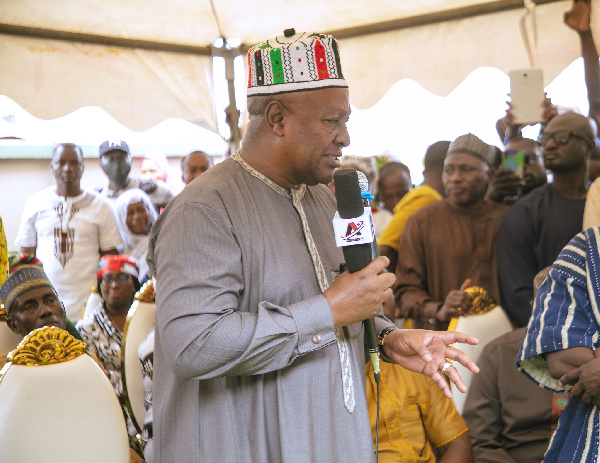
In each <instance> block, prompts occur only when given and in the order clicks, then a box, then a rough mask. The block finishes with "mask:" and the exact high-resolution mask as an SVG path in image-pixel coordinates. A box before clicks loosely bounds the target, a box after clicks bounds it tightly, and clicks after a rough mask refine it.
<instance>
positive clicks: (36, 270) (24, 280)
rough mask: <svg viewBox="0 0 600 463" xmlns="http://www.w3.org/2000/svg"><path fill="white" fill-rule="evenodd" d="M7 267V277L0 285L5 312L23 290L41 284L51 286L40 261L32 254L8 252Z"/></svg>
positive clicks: (41, 285)
mask: <svg viewBox="0 0 600 463" xmlns="http://www.w3.org/2000/svg"><path fill="white" fill-rule="evenodd" d="M8 268H9V270H8V278H7V279H6V281H5V282H4V283H3V284H2V286H0V301H2V302H3V304H4V310H5V311H6V314H8V312H9V311H10V308H11V306H12V304H13V302H14V301H15V299H16V298H17V297H18V296H20V295H21V294H23V293H24V292H26V291H29V290H30V289H35V288H41V287H43V286H50V287H51V288H52V283H50V280H49V279H48V277H47V276H46V274H45V273H44V269H43V266H42V262H41V261H40V260H39V259H37V258H36V257H35V256H34V255H31V254H23V253H20V252H10V253H9V254H8ZM0 312H1V309H0Z"/></svg>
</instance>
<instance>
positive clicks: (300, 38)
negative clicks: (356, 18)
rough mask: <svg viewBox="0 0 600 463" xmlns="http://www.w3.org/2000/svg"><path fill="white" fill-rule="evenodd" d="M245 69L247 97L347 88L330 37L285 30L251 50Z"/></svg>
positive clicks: (335, 47) (334, 46) (334, 42)
mask: <svg viewBox="0 0 600 463" xmlns="http://www.w3.org/2000/svg"><path fill="white" fill-rule="evenodd" d="M248 68H249V75H248V96H254V95H274V94H277V93H288V92H296V91H301V90H316V89H319V88H327V87H348V84H347V82H346V80H345V79H344V76H343V75H342V66H341V63H340V55H339V49H338V44H337V42H336V40H335V39H334V38H333V37H332V36H330V35H324V34H316V33H312V34H309V33H306V32H304V33H301V34H296V33H295V31H294V30H293V29H287V30H286V31H285V32H284V35H282V36H279V37H276V38H274V39H270V40H267V41H266V42H264V43H260V44H258V45H255V46H254V47H252V48H250V50H249V51H248Z"/></svg>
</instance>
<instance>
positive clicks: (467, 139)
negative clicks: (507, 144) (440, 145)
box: [448, 133, 496, 167]
mask: <svg viewBox="0 0 600 463" xmlns="http://www.w3.org/2000/svg"><path fill="white" fill-rule="evenodd" d="M452 153H467V154H470V155H471V156H475V157H476V158H477V159H479V160H480V161H483V162H485V163H486V164H487V165H488V166H490V167H492V166H493V165H494V159H495V157H496V150H495V148H494V147H493V146H492V145H488V144H487V143H486V142H484V141H483V140H481V139H480V138H478V137H477V136H475V135H473V134H472V133H468V134H467V135H461V136H460V137H458V138H457V139H456V140H454V141H453V142H452V143H450V147H449V148H448V154H452Z"/></svg>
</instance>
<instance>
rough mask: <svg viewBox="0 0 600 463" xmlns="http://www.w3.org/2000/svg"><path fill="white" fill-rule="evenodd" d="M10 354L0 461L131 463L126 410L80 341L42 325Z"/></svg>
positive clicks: (0, 378) (2, 397) (0, 390)
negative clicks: (124, 413)
mask: <svg viewBox="0 0 600 463" xmlns="http://www.w3.org/2000/svg"><path fill="white" fill-rule="evenodd" d="M63 354H64V355H63ZM11 355H12V359H13V361H12V362H9V363H7V364H6V365H5V366H4V368H3V369H2V371H1V372H0V416H1V417H2V419H0V449H2V450H1V451H0V455H1V456H0V460H2V461H6V462H26V461H54V462H59V461H60V462H61V463H79V462H81V461H86V462H89V463H106V462H111V463H128V462H129V458H130V453H129V439H128V436H127V428H126V426H125V419H124V418H123V411H122V409H121V406H120V405H119V401H118V399H117V396H116V395H115V391H114V389H113V387H112V385H111V383H110V381H109V380H108V378H107V377H106V375H105V374H104V372H103V371H102V369H101V368H100V367H99V366H98V364H97V363H96V362H95V361H94V360H93V359H92V358H91V357H90V356H89V355H88V354H87V353H85V345H84V344H83V343H82V342H81V341H77V340H75V338H73V337H72V336H71V335H70V334H69V333H67V332H66V331H63V330H60V329H59V328H56V327H52V328H49V327H44V328H40V329H38V330H34V331H32V332H31V333H30V334H29V335H28V336H26V338H25V339H24V343H23V344H22V345H21V347H19V349H16V350H15V351H13V353H12V354H11ZM53 356H58V357H59V359H58V363H54V364H47V363H46V362H45V361H43V360H44V359H48V358H52V357H53ZM60 357H62V358H60ZM72 357H74V358H72Z"/></svg>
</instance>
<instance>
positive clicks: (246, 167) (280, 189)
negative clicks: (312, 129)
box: [231, 151, 306, 199]
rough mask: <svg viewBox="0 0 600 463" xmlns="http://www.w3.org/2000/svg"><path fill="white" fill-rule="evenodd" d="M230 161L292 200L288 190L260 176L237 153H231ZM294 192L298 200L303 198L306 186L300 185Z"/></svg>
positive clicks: (260, 174) (259, 173)
mask: <svg viewBox="0 0 600 463" xmlns="http://www.w3.org/2000/svg"><path fill="white" fill-rule="evenodd" d="M231 159H233V160H234V161H236V162H237V163H238V164H239V165H240V166H242V167H243V168H244V170H246V171H247V172H248V173H249V174H250V175H252V176H253V177H256V178H257V179H259V180H260V181H261V182H263V183H264V184H265V185H267V186H269V187H270V188H271V189H272V190H273V191H275V192H276V193H278V194H280V195H281V196H285V197H286V198H290V199H291V198H292V194H291V192H290V191H289V190H287V189H285V188H283V187H282V186H281V185H277V183H275V182H274V181H273V180H271V179H270V178H268V177H267V176H266V175H264V174H262V173H261V172H259V171H258V170H256V169H255V168H254V167H252V166H251V165H250V164H248V163H247V162H246V161H244V159H243V158H242V156H241V155H240V152H239V151H237V152H235V153H233V154H232V155H231ZM296 191H297V193H296V194H297V195H298V196H299V197H300V198H302V197H303V196H304V193H306V185H304V184H302V185H300V188H299V189H298V190H296Z"/></svg>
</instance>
